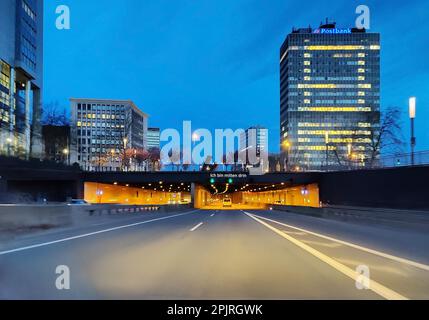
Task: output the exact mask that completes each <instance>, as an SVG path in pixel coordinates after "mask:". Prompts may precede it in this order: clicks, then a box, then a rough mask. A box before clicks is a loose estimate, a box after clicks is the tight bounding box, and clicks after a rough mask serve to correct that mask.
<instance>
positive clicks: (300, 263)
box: [0, 210, 429, 300]
mask: <svg viewBox="0 0 429 320" xmlns="http://www.w3.org/2000/svg"><path fill="white" fill-rule="evenodd" d="M428 238H429V237H428V235H426V234H423V233H414V232H409V231H404V230H398V229H394V228H389V227H384V226H367V225H362V224H359V225H356V224H355V225H353V224H349V223H344V222H338V221H328V220H323V219H318V218H313V217H306V216H300V215H295V214H292V213H284V212H276V211H254V212H247V211H242V210H237V211H216V210H212V211H209V210H208V211H204V210H202V211H200V210H190V211H188V212H177V213H146V214H143V215H139V216H136V217H128V218H126V219H125V218H121V219H119V218H118V219H114V220H111V221H107V222H106V221H104V222H103V223H101V224H96V225H91V226H87V227H85V228H74V229H67V230H58V231H50V232H49V233H46V234H37V235H31V236H27V237H20V238H18V239H15V240H13V241H9V242H3V243H1V244H0V299H352V300H354V299H371V300H372V299H428V298H429V257H428V253H427V250H426V246H427V243H429V241H428V240H429V239H428ZM58 266H66V267H67V269H68V270H69V271H70V277H69V279H70V289H68V290H59V289H58V288H57V286H56V285H57V284H58V281H57V279H58V277H59V276H60V275H59V274H56V268H57V267H58ZM63 270H64V269H63ZM359 272H363V273H362V274H360V273H359ZM367 272H369V273H367ZM359 274H360V275H361V276H360V277H359ZM65 275H67V274H65ZM62 283H63V284H64V283H66V282H62Z"/></svg>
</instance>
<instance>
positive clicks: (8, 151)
mask: <svg viewBox="0 0 429 320" xmlns="http://www.w3.org/2000/svg"><path fill="white" fill-rule="evenodd" d="M6 142H7V156H8V157H10V154H11V152H10V148H11V146H12V139H11V138H7V139H6Z"/></svg>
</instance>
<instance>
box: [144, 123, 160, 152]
mask: <svg viewBox="0 0 429 320" xmlns="http://www.w3.org/2000/svg"><path fill="white" fill-rule="evenodd" d="M160 140H161V130H160V129H159V128H148V129H147V149H148V150H150V149H160V147H161V144H160V143H161V142H160Z"/></svg>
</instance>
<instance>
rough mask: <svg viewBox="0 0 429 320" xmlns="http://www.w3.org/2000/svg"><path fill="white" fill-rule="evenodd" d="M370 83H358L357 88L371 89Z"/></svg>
mask: <svg viewBox="0 0 429 320" xmlns="http://www.w3.org/2000/svg"><path fill="white" fill-rule="evenodd" d="M371 87H372V86H371V84H358V88H360V89H371Z"/></svg>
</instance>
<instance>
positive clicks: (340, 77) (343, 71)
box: [280, 25, 380, 170]
mask: <svg viewBox="0 0 429 320" xmlns="http://www.w3.org/2000/svg"><path fill="white" fill-rule="evenodd" d="M321 28H323V29H331V30H338V29H336V28H335V25H326V26H321ZM320 30H321V29H315V30H314V29H311V28H306V29H298V30H294V31H293V32H292V33H291V34H289V35H288V37H287V38H286V41H285V42H284V44H283V46H282V48H281V52H280V81H281V89H280V96H281V101H280V104H281V107H280V119H281V123H280V129H281V142H282V146H283V148H282V150H283V153H284V154H285V156H286V158H287V159H288V163H289V165H290V166H292V167H297V168H301V169H304V170H305V169H306V170H320V169H324V168H327V169H335V168H336V167H341V166H344V165H346V164H347V162H348V161H353V163H355V164H358V165H359V166H365V164H366V161H367V160H368V159H369V158H370V157H371V142H372V137H373V136H374V135H375V132H376V131H377V130H378V127H379V121H380V36H379V34H377V33H366V32H365V31H364V30H356V29H348V30H349V32H347V33H344V34H343V33H340V34H337V33H335V32H332V33H328V32H326V33H323V32H320Z"/></svg>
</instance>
